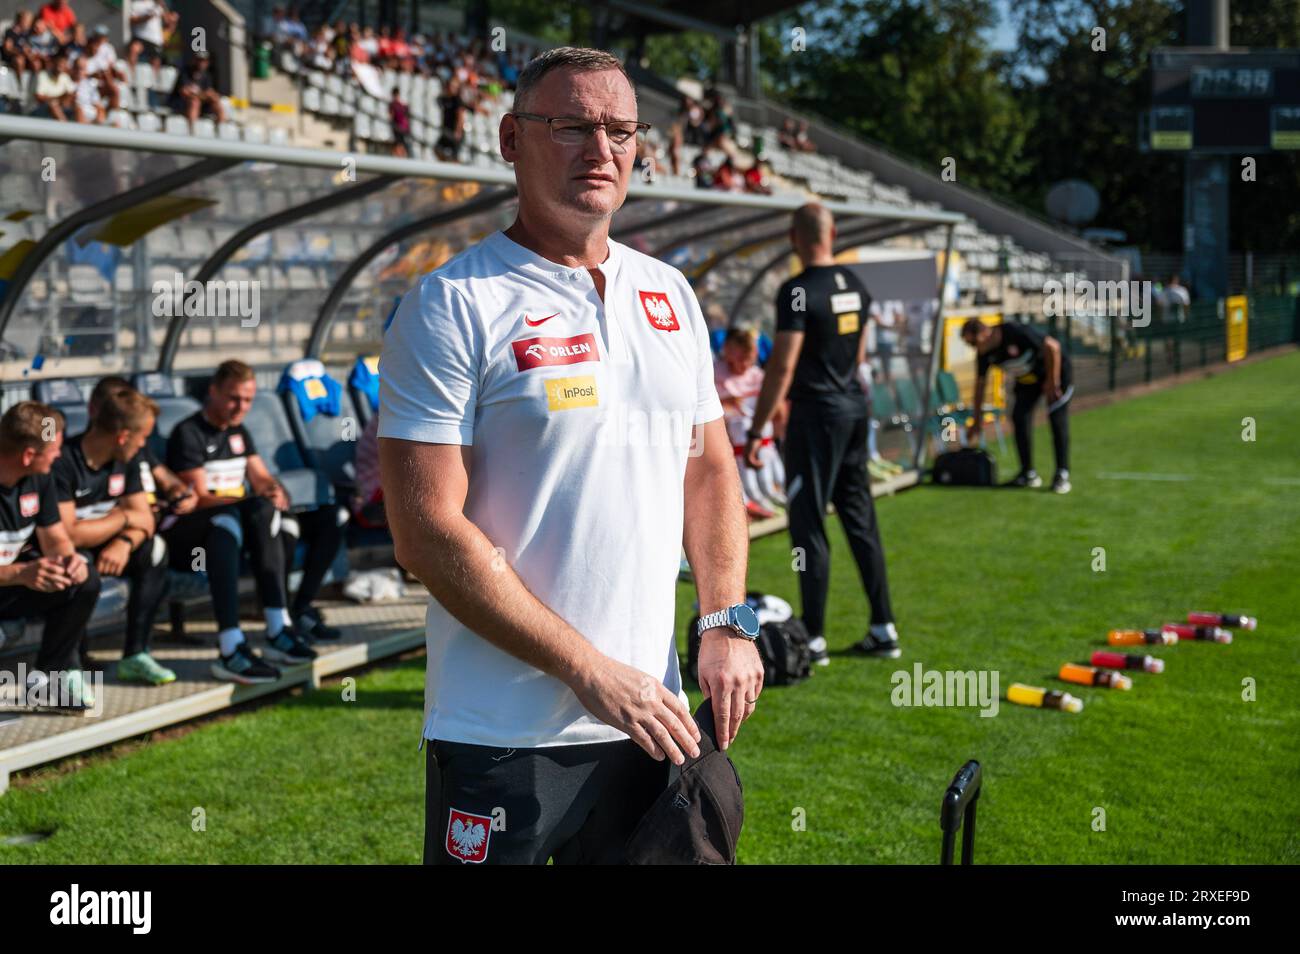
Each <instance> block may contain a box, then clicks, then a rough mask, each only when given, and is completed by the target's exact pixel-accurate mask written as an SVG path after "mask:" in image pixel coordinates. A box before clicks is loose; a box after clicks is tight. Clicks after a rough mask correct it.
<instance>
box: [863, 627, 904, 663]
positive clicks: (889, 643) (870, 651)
mask: <svg viewBox="0 0 1300 954" xmlns="http://www.w3.org/2000/svg"><path fill="white" fill-rule="evenodd" d="M853 649H854V651H856V652H859V653H862V654H863V655H866V656H875V657H876V658H878V659H897V658H898V657H899V656H901V655H903V650H902V648H901V647H899V645H898V631H897V630H896V629H895V628H894V624H893V623H881V624H877V625H875V626H872V627H871V628H870V629H869V630H867V635H866V636H864V637H862V642H860V643H854V644H853Z"/></svg>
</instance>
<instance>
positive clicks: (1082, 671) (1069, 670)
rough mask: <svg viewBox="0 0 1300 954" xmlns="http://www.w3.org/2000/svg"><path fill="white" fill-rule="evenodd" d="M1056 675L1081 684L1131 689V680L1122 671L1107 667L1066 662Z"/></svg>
mask: <svg viewBox="0 0 1300 954" xmlns="http://www.w3.org/2000/svg"><path fill="white" fill-rule="evenodd" d="M1058 675H1059V676H1060V677H1061V678H1062V679H1064V680H1065V681H1066V682H1077V683H1078V684H1079V685H1081V686H1101V687H1103V688H1105V689H1132V688H1133V680H1132V679H1130V678H1129V677H1128V676H1126V675H1124V674H1123V673H1122V672H1111V671H1110V670H1108V669H1094V668H1093V667H1092V666H1080V665H1078V664H1076V663H1066V664H1065V665H1064V666H1062V667H1061V671H1060V673H1058Z"/></svg>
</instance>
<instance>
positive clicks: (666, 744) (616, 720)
mask: <svg viewBox="0 0 1300 954" xmlns="http://www.w3.org/2000/svg"><path fill="white" fill-rule="evenodd" d="M571 688H572V689H573V692H574V694H575V695H576V696H577V697H578V701H579V702H581V703H582V704H583V706H584V707H585V708H586V710H587V711H588V712H590V713H591V714H592V715H594V716H595V717H596V718H597V719H599V720H600V721H601V722H604V723H605V724H606V725H612V726H613V727H614V728H616V729H621V730H622V731H624V732H626V733H627V734H628V735H629V736H630V737H631V739H632V741H633V742H635V743H636V744H637V745H639V746H641V748H643V749H645V750H646V752H648V753H649V754H650V755H651V756H653V757H654V758H655V759H656V760H657V761H663V758H664V756H667V757H668V758H669V760H671V761H672V763H673V764H674V765H681V764H682V763H683V762H685V761H686V756H685V755H683V754H682V753H683V752H685V753H686V754H687V755H689V756H690V757H691V758H696V757H698V756H699V754H700V747H699V741H700V729H699V726H697V725H696V724H695V720H694V719H693V718H692V717H691V714H690V712H689V711H687V709H686V707H685V706H684V705H682V701H681V700H680V699H678V698H677V696H675V695H673V694H672V693H671V692H669V691H668V689H667V688H666V687H665V686H664V684H663V683H662V682H660V681H659V680H657V679H655V678H654V677H653V676H649V675H647V674H646V673H643V672H642V671H641V670H639V669H634V668H633V667H632V666H629V665H626V664H625V663H621V662H619V661H618V660H616V659H610V658H609V657H603V658H602V659H601V661H600V662H599V663H598V664H597V665H596V667H595V668H594V669H593V670H592V671H591V672H589V673H587V674H586V675H585V677H584V678H582V679H581V680H577V681H575V683H574V684H573V685H572V687H571Z"/></svg>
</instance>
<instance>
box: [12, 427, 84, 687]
mask: <svg viewBox="0 0 1300 954" xmlns="http://www.w3.org/2000/svg"><path fill="white" fill-rule="evenodd" d="M63 426H64V421H63V415H62V414H60V413H59V412H58V411H56V410H55V409H54V408H52V407H48V406H47V405H44V404H39V403H37V402H36V401H23V402H21V403H19V404H15V405H14V406H13V407H11V408H9V410H8V411H6V412H5V414H4V417H2V418H0V619H29V620H42V621H44V628H43V631H42V633H41V648H40V650H39V651H38V652H37V654H36V664H35V666H34V667H33V670H32V671H31V672H29V673H28V676H27V689H28V692H29V693H31V692H33V691H46V690H53V691H58V689H59V688H60V687H59V686H57V685H51V682H52V678H51V677H54V679H55V680H58V681H61V682H62V687H61V688H62V689H63V691H65V692H66V693H67V694H68V696H70V697H71V698H70V700H69V701H70V702H72V703H73V704H74V705H79V706H93V705H94V704H95V698H94V693H93V692H92V691H91V690H90V687H89V686H88V685H87V684H86V681H85V679H84V677H83V675H82V672H81V660H80V659H79V658H78V652H77V650H78V647H79V646H80V643H81V634H82V632H83V630H84V629H85V626H86V622H87V620H89V619H90V614H91V613H93V612H94V610H95V601H96V600H97V599H98V598H99V574H98V573H97V572H96V571H95V568H94V566H93V565H92V564H91V562H90V561H89V560H88V559H86V557H85V556H83V555H82V554H80V553H78V552H77V550H76V548H75V547H74V546H73V545H72V540H71V539H69V537H68V532H67V530H65V529H64V527H63V522H62V520H61V519H60V517H59V504H58V499H57V498H56V496H55V491H54V480H53V478H52V477H51V476H50V470H51V469H52V468H53V467H54V462H55V461H56V460H58V457H59V453H60V451H61V449H62V446H63ZM33 537H34V539H33Z"/></svg>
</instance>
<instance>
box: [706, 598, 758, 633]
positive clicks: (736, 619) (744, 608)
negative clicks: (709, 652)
mask: <svg viewBox="0 0 1300 954" xmlns="http://www.w3.org/2000/svg"><path fill="white" fill-rule="evenodd" d="M720 626H727V627H730V628H731V629H733V630H734V631H735V633H736V635H737V636H740V637H743V638H744V639H748V640H750V641H751V642H752V641H753V640H756V639H758V614H756V613H755V612H754V611H753V610H752V609H751V608H750V607H749V604H747V603H735V604H733V605H731V606H728V607H727V608H726V609H720V610H718V611H717V612H716V613H710V614H709V615H708V616H701V617H700V621H699V623H697V624H696V628H695V634H696V635H697V636H703V635H704V633H705V632H706V631H708V630H710V629H717V628H718V627H720Z"/></svg>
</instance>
